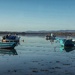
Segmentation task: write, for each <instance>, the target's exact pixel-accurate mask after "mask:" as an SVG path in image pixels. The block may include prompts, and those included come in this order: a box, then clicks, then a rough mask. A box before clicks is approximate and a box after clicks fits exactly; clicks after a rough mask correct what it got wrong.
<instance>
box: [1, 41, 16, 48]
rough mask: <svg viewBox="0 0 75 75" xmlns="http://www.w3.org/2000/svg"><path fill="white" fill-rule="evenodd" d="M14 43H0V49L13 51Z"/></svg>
mask: <svg viewBox="0 0 75 75" xmlns="http://www.w3.org/2000/svg"><path fill="white" fill-rule="evenodd" d="M15 46H16V42H0V49H14V48H15Z"/></svg>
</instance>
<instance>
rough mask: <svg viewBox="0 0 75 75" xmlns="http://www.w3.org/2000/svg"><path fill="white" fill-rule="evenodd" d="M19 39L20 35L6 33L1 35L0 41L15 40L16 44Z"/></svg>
mask: <svg viewBox="0 0 75 75" xmlns="http://www.w3.org/2000/svg"><path fill="white" fill-rule="evenodd" d="M19 40H20V37H19V36H17V35H10V34H8V35H4V36H3V37H2V42H16V44H17V43H19Z"/></svg>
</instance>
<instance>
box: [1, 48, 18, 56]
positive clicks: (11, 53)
mask: <svg viewBox="0 0 75 75" xmlns="http://www.w3.org/2000/svg"><path fill="white" fill-rule="evenodd" d="M1 54H3V55H6V54H8V55H18V54H17V52H16V50H15V49H0V55H1Z"/></svg>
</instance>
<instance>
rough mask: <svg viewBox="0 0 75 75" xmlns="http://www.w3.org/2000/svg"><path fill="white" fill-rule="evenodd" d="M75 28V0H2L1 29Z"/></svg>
mask: <svg viewBox="0 0 75 75" xmlns="http://www.w3.org/2000/svg"><path fill="white" fill-rule="evenodd" d="M61 29H62V30H63V29H70V30H74V29H75V0H0V31H28V30H32V31H35V30H36V31H39V30H61Z"/></svg>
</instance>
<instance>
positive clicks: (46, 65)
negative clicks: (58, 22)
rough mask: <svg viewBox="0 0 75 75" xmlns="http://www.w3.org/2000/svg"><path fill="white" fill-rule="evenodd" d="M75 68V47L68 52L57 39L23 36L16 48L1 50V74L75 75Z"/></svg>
mask: <svg viewBox="0 0 75 75" xmlns="http://www.w3.org/2000/svg"><path fill="white" fill-rule="evenodd" d="M23 40H24V41H23ZM74 70H75V49H73V50H71V51H69V52H67V51H66V50H65V49H64V48H63V47H61V46H60V43H59V41H57V40H54V41H53V40H46V38H45V37H38V36H37V37H34V36H32V37H27V36H21V39H20V45H18V46H17V47H15V49H14V50H0V75H55V74H56V75H75V71H74Z"/></svg>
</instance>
